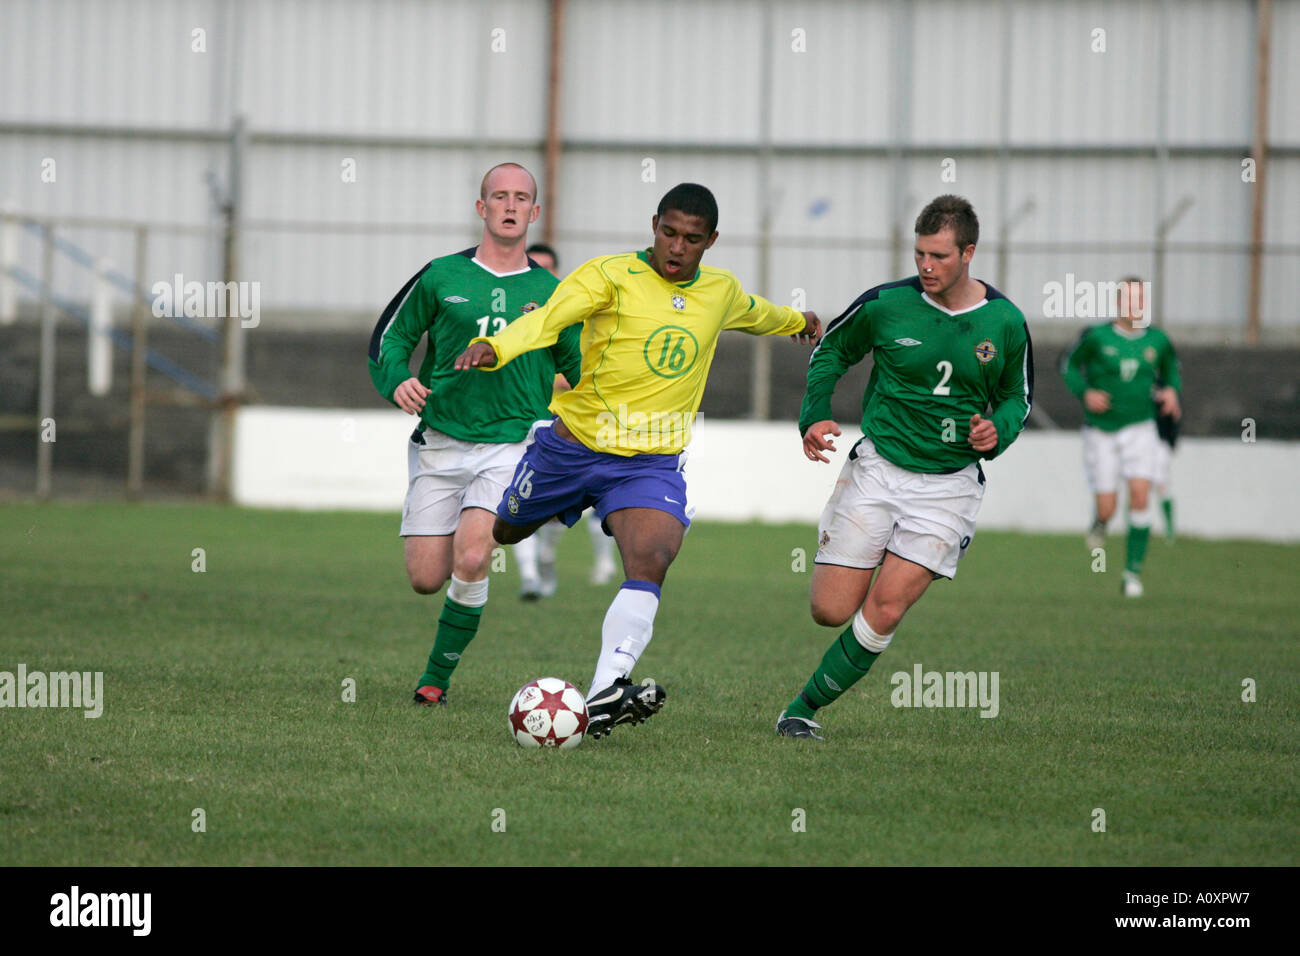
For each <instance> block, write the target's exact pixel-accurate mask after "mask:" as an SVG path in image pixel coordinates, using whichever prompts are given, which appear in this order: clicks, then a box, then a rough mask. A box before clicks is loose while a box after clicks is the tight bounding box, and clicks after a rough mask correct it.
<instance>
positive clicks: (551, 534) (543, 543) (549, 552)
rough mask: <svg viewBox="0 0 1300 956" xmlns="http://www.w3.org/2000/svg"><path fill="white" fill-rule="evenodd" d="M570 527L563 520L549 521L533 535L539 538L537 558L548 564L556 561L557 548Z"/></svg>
mask: <svg viewBox="0 0 1300 956" xmlns="http://www.w3.org/2000/svg"><path fill="white" fill-rule="evenodd" d="M567 530H568V529H567V528H565V527H564V522H562V521H548V522H546V524H544V525H542V526H541V527H540V528H538V529H537V531H536V533H535V534H534V535H533V537H535V538H536V539H537V558H538V560H539V561H544V562H546V563H547V564H554V563H555V549H556V546H557V545H558V544H559V543H560V538H561V537H563V535H564V532H565V531H567Z"/></svg>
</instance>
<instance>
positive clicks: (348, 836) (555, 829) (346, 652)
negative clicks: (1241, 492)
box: [0, 504, 1300, 866]
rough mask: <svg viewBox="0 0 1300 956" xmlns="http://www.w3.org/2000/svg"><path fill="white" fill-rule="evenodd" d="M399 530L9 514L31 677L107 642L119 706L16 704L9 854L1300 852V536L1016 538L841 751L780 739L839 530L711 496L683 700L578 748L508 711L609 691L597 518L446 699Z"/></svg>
mask: <svg viewBox="0 0 1300 956" xmlns="http://www.w3.org/2000/svg"><path fill="white" fill-rule="evenodd" d="M396 527H397V522H396V517H395V516H389V515H362V514H296V513H278V512H263V511H253V510H243V509H235V508H220V507H210V506H203V505H197V506H196V505H174V506H173V505H144V506H132V505H127V504H100V505H75V504H64V505H47V506H38V505H27V504H14V505H9V506H6V507H3V508H0V633H2V637H0V671H9V672H14V671H15V670H16V668H17V666H18V665H19V664H25V665H26V667H27V669H28V671H29V672H32V671H43V672H51V671H64V670H74V669H75V670H79V671H102V672H103V674H104V697H105V703H104V712H103V715H102V716H101V717H99V718H98V719H87V718H86V717H85V716H83V714H82V712H81V711H77V710H69V709H57V710H56V709H44V710H41V709H10V708H4V709H0V860H3V862H4V863H6V864H11V865H13V864H17V865H46V864H59V865H75V866H81V865H100V864H118V865H120V864H187V865H203V864H236V865H241V864H340V865H350V864H371V865H373V864H381V865H382V864H428V863H438V864H441V863H448V864H450V863H454V864H534V863H544V864H569V863H573V864H640V863H644V864H670V863H679V864H796V865H797V864H831V865H835V864H852V865H860V864H1012V865H1019V864H1064V865H1107V864H1109V865H1125V866H1127V865H1258V864H1266V865H1269V864H1271V865H1295V864H1297V863H1300V796H1298V794H1300V787H1298V786H1297V766H1298V764H1297V760H1296V757H1297V743H1296V742H1297V740H1300V666H1298V663H1300V654H1298V653H1297V647H1296V634H1297V628H1296V621H1297V620H1300V592H1298V590H1297V587H1296V575H1295V569H1296V567H1297V564H1298V562H1297V558H1298V557H1300V549H1297V548H1294V547H1284V546H1275V545H1265V544H1254V543H1240V542H1205V541H1196V540H1180V541H1179V542H1178V543H1177V544H1175V545H1172V546H1170V545H1166V544H1165V543H1164V542H1162V541H1159V540H1153V541H1152V546H1151V551H1150V554H1149V557H1148V568H1147V573H1146V575H1145V576H1144V580H1145V583H1146V587H1147V594H1146V596H1145V597H1144V598H1143V599H1141V600H1139V601H1132V600H1129V601H1125V600H1124V599H1122V598H1121V597H1120V595H1119V577H1118V575H1119V569H1120V566H1121V565H1122V546H1123V543H1122V538H1120V537H1112V539H1111V548H1112V551H1111V555H1110V570H1109V572H1108V573H1094V572H1093V571H1092V570H1091V567H1090V564H1091V557H1090V555H1089V554H1088V552H1087V550H1086V549H1085V548H1084V545H1083V541H1082V537H1081V535H1080V536H1075V537H1049V536H1027V535H1014V534H995V533H991V532H987V531H984V532H981V533H980V534H979V536H978V538H977V539H976V541H975V544H974V546H973V547H972V549H971V551H970V553H969V555H968V556H967V558H966V559H965V560H964V561H963V563H962V568H961V573H960V574H959V575H958V578H957V580H956V581H955V582H952V583H944V582H940V583H937V584H936V585H935V586H933V587H932V588H931V590H930V592H929V593H928V594H927V595H926V597H925V598H924V600H923V601H922V602H921V603H920V604H919V605H918V606H917V607H916V608H915V609H914V610H913V611H912V612H911V613H910V614H909V616H908V618H907V619H906V620H905V621H904V623H903V625H902V627H901V628H900V630H899V633H898V637H897V638H896V639H895V641H894V644H893V646H892V647H891V648H890V649H889V651H888V652H887V653H886V654H885V655H884V656H882V657H881V658H880V660H879V661H878V662H877V663H876V666H875V668H874V670H873V671H872V672H871V673H870V674H869V675H868V676H867V678H866V679H864V680H863V681H862V682H860V683H859V684H858V685H857V686H856V687H854V688H853V690H851V691H850V692H849V693H848V694H846V695H845V697H844V698H842V699H841V700H840V701H839V702H838V703H837V704H835V705H834V706H833V707H831V708H829V709H827V710H825V711H823V712H822V723H823V724H824V726H825V728H826V732H827V736H828V742H827V743H826V744H824V745H818V744H816V743H815V742H805V741H792V740H785V739H778V738H776V737H775V736H774V734H773V723H774V720H775V718H776V715H777V713H778V712H779V711H780V710H781V708H782V707H783V706H784V705H785V703H786V702H787V701H788V700H789V698H790V697H791V696H792V695H793V694H794V693H795V692H796V691H797V690H798V689H799V688H800V687H801V686H802V684H803V681H804V680H805V679H806V677H807V676H808V674H809V673H810V672H811V670H812V669H813V667H814V666H815V665H816V663H817V661H818V660H819V659H820V656H821V654H822V652H823V650H824V649H825V647H826V645H827V644H828V643H829V641H830V640H831V639H832V637H833V636H834V633H835V632H834V631H832V630H829V629H825V628H819V627H817V626H816V625H814V624H813V623H812V622H811V620H810V619H809V617H808V612H807V587H808V573H807V572H806V571H804V572H801V571H798V570H795V569H794V567H793V566H794V565H795V563H796V561H797V555H795V554H794V553H793V552H794V550H795V549H796V548H805V549H807V548H810V547H811V546H812V544H813V537H814V532H813V529H812V528H810V527H804V526H785V527H772V526H731V525H719V524H699V525H697V526H696V527H695V528H694V529H693V530H692V531H691V533H690V534H689V535H688V537H687V539H686V543H685V546H684V548H683V550H682V554H681V556H680V557H679V559H678V561H677V563H676V564H675V565H674V567H673V569H672V570H671V572H670V573H669V578H668V582H667V585H666V587H665V590H664V601H663V603H662V605H661V609H660V613H659V617H658V621H657V624H656V630H655V635H656V636H655V639H654V642H653V643H652V644H651V646H650V648H649V650H648V651H647V652H646V655H645V657H644V658H643V659H642V662H641V664H640V666H639V667H638V669H637V671H636V674H637V676H647V675H648V676H653V677H655V678H656V679H657V680H659V681H660V682H661V683H662V684H663V685H664V686H665V687H666V688H667V690H668V700H667V703H666V705H665V707H664V710H663V711H662V712H661V713H660V714H659V715H658V716H656V717H655V718H654V719H653V720H651V721H650V722H649V723H648V724H645V725H644V726H639V727H635V728H627V727H623V728H619V730H617V731H616V732H615V733H614V734H613V736H612V737H610V738H609V739H607V740H601V741H586V742H584V743H583V745H582V746H581V747H579V748H577V749H576V750H574V751H571V752H551V751H524V750H522V749H520V748H518V747H516V746H515V744H513V743H512V742H511V741H510V739H509V737H508V736H507V733H506V719H505V710H506V705H507V704H508V702H509V700H510V698H511V696H512V695H513V693H514V691H515V690H516V689H517V688H518V687H519V686H520V685H522V684H523V683H525V682H526V681H528V680H531V679H533V678H536V677H542V676H557V677H563V678H566V679H568V680H570V681H572V682H573V683H575V684H577V685H579V687H580V688H582V689H583V690H585V689H586V683H587V681H588V680H589V679H590V675H591V670H592V666H593V664H594V661H595V655H596V652H597V649H598V647H599V627H600V621H601V618H602V615H603V613H604V608H605V606H606V605H607V603H608V601H609V598H610V596H611V595H612V593H613V587H614V586H613V585H611V586H609V587H606V588H597V587H592V586H591V585H589V584H588V583H587V581H586V569H587V565H588V561H589V554H590V549H589V546H588V544H587V541H586V534H585V532H584V531H582V530H581V529H577V530H575V531H573V532H571V533H570V534H569V535H568V536H566V538H565V540H564V541H562V542H561V548H560V559H561V566H560V567H561V589H560V593H559V596H558V597H556V598H555V599H552V600H550V601H547V602H544V603H541V604H539V605H523V604H521V603H520V602H519V600H518V598H517V578H516V576H515V574H514V571H513V566H512V567H511V569H510V570H509V571H507V572H505V573H500V574H496V575H494V578H493V593H492V600H491V602H490V604H489V606H488V608H487V609H486V612H485V615H484V625H483V627H482V629H481V630H480V632H479V637H478V639H477V640H476V641H475V643H474V644H472V645H471V646H470V648H469V650H468V652H467V654H466V658H465V660H464V662H463V663H462V665H461V667H460V669H459V671H458V672H457V674H456V676H455V679H454V680H453V683H452V695H451V701H452V703H451V705H450V706H449V707H447V708H445V709H441V710H436V711H435V710H427V709H422V708H416V707H413V706H412V705H411V704H410V703H409V700H410V694H411V690H412V688H413V684H414V681H415V678H416V677H417V676H418V675H419V673H420V671H421V669H422V664H423V662H424V658H425V656H426V654H427V652H428V650H429V646H430V644H431V641H432V636H433V628H434V621H435V619H436V617H437V614H438V611H439V609H440V607H441V602H442V597H441V596H437V597H432V598H421V597H418V596H416V595H415V594H414V593H412V592H411V591H410V590H409V588H408V587H407V585H406V582H405V575H404V573H403V570H402V563H401V551H400V544H399V541H398V538H397V536H396ZM196 548H202V549H203V561H204V564H205V570H204V571H203V572H202V573H198V572H196V571H194V570H193V565H194V563H195V560H196V559H195V557H194V556H193V552H194V549H196ZM916 663H920V664H922V665H923V667H924V668H925V670H927V671H928V670H936V671H986V672H993V671H996V672H997V673H998V675H999V698H1000V699H999V704H1000V711H999V713H998V715H997V716H996V717H994V718H981V717H980V716H979V713H978V711H977V710H975V709H969V708H963V709H958V708H947V709H944V708H929V709H927V708H901V707H894V706H892V704H891V701H890V694H891V690H892V686H891V681H890V677H891V675H892V674H894V673H896V672H900V671H906V672H910V671H911V670H912V668H913V665H914V664H916ZM347 678H352V679H353V680H355V682H356V701H355V702H354V703H349V702H344V700H343V699H342V697H343V693H342V688H343V682H344V680H345V679H347ZM1247 678H1250V679H1252V680H1253V681H1254V682H1255V684H1256V691H1255V693H1256V695H1257V699H1256V700H1255V701H1254V702H1246V701H1243V699H1242V697H1243V681H1245V680H1246V679H1247ZM1097 808H1100V809H1102V810H1104V811H1105V832H1096V831H1095V830H1094V820H1095V819H1096V817H1095V815H1094V810H1095V809H1097ZM198 809H201V810H202V811H203V819H204V820H205V823H206V827H205V829H204V830H203V831H202V832H196V830H195V820H196V819H197V818H196V817H195V811H196V810H198ZM494 824H495V826H494ZM502 827H504V829H502Z"/></svg>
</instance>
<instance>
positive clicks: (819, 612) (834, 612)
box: [809, 598, 857, 627]
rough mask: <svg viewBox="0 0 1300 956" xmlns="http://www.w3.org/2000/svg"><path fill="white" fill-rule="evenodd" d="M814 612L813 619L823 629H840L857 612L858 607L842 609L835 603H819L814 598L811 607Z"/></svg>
mask: <svg viewBox="0 0 1300 956" xmlns="http://www.w3.org/2000/svg"><path fill="white" fill-rule="evenodd" d="M809 610H810V611H811V612H812V619H813V620H814V621H816V622H817V623H818V624H820V625H821V626H822V627H840V626H841V625H843V624H844V623H845V622H846V621H848V619H849V618H850V617H852V616H853V612H854V611H856V610H857V608H856V607H848V608H845V607H840V606H837V605H836V604H835V602H827V601H819V600H817V598H813V599H812V602H811V603H810V605H809Z"/></svg>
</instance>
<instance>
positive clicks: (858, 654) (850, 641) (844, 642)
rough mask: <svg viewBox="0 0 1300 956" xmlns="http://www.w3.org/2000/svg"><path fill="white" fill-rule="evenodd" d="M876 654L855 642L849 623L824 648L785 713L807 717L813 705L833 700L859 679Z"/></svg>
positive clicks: (816, 705)
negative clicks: (823, 652)
mask: <svg viewBox="0 0 1300 956" xmlns="http://www.w3.org/2000/svg"><path fill="white" fill-rule="evenodd" d="M879 656H880V655H879V654H873V653H872V652H871V651H869V650H867V649H866V648H865V647H863V646H862V645H861V644H859V643H858V639H857V638H856V637H854V635H853V625H851V624H850V625H849V626H848V627H846V628H845V629H844V633H843V634H841V635H840V636H839V637H837V638H836V639H835V640H834V641H833V642H832V643H831V646H830V647H828V648H827V649H826V654H825V655H824V656H823V657H822V662H821V664H820V665H818V667H817V670H815V671H813V675H812V677H810V678H808V683H807V684H805V685H804V689H803V692H802V693H800V694H799V696H798V697H796V698H795V699H794V700H792V701H791V702H790V706H789V707H787V708H786V709H785V713H786V716H787V717H808V718H811V717H812V715H813V713H814V711H816V710H817V708H819V707H825V706H826V705H827V704H829V703H832V702H833V701H835V700H837V699H838V698H839V696H840V695H841V694H843V693H844V692H845V691H846V690H848V689H849V688H850V687H852V686H853V685H854V684H856V683H857V682H858V681H859V680H861V679H862V678H863V676H865V675H866V673H867V671H868V670H870V669H871V665H872V664H873V663H874V662H875V660H876V658H877V657H879Z"/></svg>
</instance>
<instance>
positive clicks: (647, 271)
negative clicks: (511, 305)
mask: <svg viewBox="0 0 1300 956" xmlns="http://www.w3.org/2000/svg"><path fill="white" fill-rule="evenodd" d="M576 322H582V323H584V325H583V329H582V378H581V379H580V380H579V381H578V382H577V383H575V384H574V387H573V389H572V390H571V391H568V392H561V393H560V394H559V395H556V396H555V398H554V399H553V400H552V401H551V406H550V408H551V411H552V412H554V413H555V414H556V415H558V416H559V417H560V418H561V419H562V420H563V421H564V424H565V425H567V426H568V427H569V430H570V431H571V432H573V434H574V436H575V437H576V438H577V439H578V440H579V441H581V442H582V443H583V444H584V445H586V446H587V447H588V448H590V449H592V450H593V451H600V452H608V453H610V454H614V455H624V456H627V455H638V454H660V455H671V454H676V453H678V452H680V451H681V450H682V448H683V447H684V446H685V445H686V444H687V443H688V442H689V441H690V440H691V423H692V422H693V421H694V419H695V413H696V412H697V411H699V408H700V401H701V399H703V397H704V384H705V382H706V381H707V379H708V375H709V366H710V365H711V364H713V355H714V352H715V351H716V349H717V345H718V335H719V333H721V332H722V331H723V330H725V329H736V330H738V331H741V332H749V333H750V334H752V335H794V334H795V333H797V332H801V331H803V327H804V317H803V315H802V314H801V313H799V312H796V311H795V310H794V309H792V308H789V307H788V306H776V305H773V304H772V303H771V302H768V301H767V300H766V299H763V298H760V297H759V296H756V295H749V294H748V293H747V292H745V290H744V289H742V288H741V286H740V281H739V280H738V279H737V278H736V277H735V276H734V275H732V274H731V273H730V272H727V271H726V270H725V269H711V268H708V267H701V268H700V270H699V271H698V272H697V273H696V274H695V278H694V279H691V280H690V281H689V282H677V283H673V282H669V281H668V280H667V279H665V278H663V276H661V275H659V273H657V272H655V270H654V269H653V268H652V267H651V266H650V262H649V260H648V258H647V251H641V252H627V253H621V254H619V255H614V256H602V257H600V258H598V259H592V260H591V261H589V262H585V263H583V264H582V265H581V266H580V267H579V268H578V269H576V270H575V271H574V272H573V273H571V274H570V275H569V276H568V278H566V279H565V280H564V281H563V282H561V283H560V284H559V285H558V286H557V287H556V289H555V291H554V292H552V293H551V297H550V299H548V300H547V302H546V305H545V306H543V307H541V308H540V309H537V310H536V311H535V312H532V313H530V314H529V315H526V316H524V317H523V318H521V319H516V320H515V321H514V322H512V323H511V324H510V325H509V326H508V327H507V328H506V329H505V330H504V331H502V332H500V333H499V334H497V335H494V336H492V337H490V338H476V339H473V340H471V344H472V342H487V343H488V344H489V345H491V346H492V348H493V349H495V350H496V353H497V364H496V365H495V366H493V368H492V369H487V371H493V370H494V369H499V368H501V367H502V366H504V365H506V364H507V363H509V362H510V361H511V360H512V359H515V358H518V357H519V356H520V355H523V354H524V353H525V352H531V351H533V350H534V349H540V348H545V347H546V346H548V345H552V344H554V343H555V341H556V340H557V338H558V337H559V334H560V332H561V331H563V330H564V329H565V328H567V327H569V326H570V325H573V324H574V323H576Z"/></svg>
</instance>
